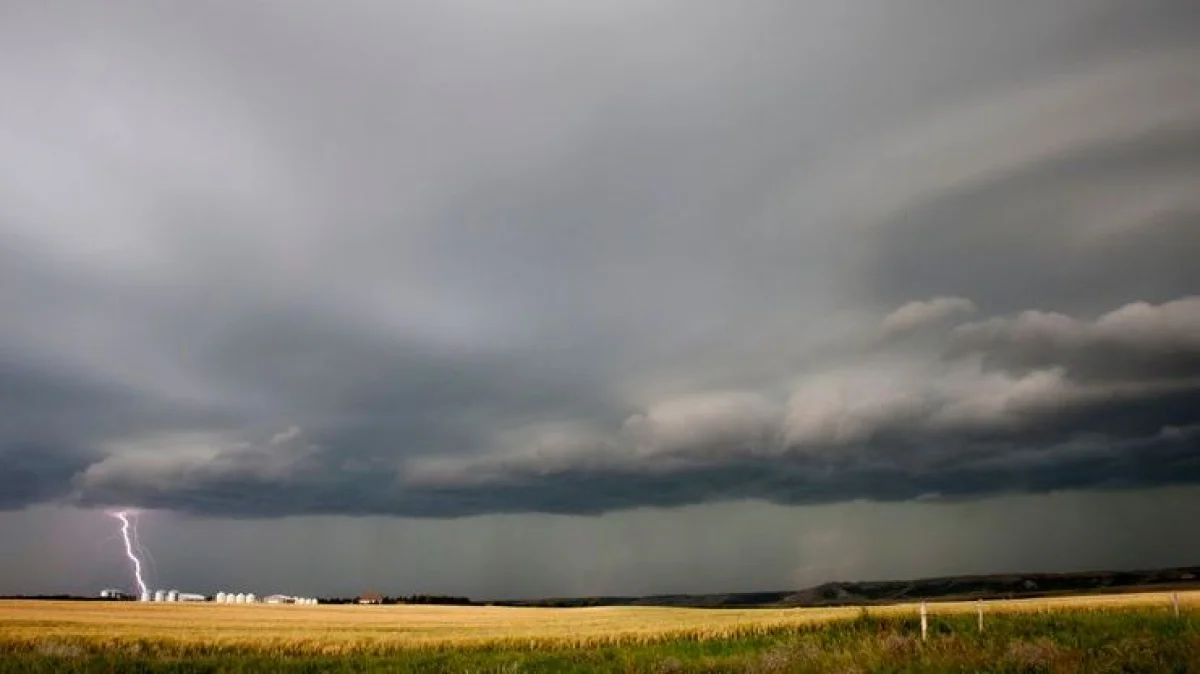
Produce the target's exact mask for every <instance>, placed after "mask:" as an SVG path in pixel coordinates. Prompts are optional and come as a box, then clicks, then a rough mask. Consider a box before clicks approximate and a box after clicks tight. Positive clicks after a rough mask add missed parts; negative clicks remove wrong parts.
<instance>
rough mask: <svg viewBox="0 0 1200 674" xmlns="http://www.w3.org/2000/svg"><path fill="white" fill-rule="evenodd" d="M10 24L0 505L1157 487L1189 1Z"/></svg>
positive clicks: (321, 12) (215, 11) (1188, 195)
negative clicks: (0, 493) (0, 492)
mask: <svg viewBox="0 0 1200 674" xmlns="http://www.w3.org/2000/svg"><path fill="white" fill-rule="evenodd" d="M7 15H8V16H7V17H6V19H7V20H5V21H4V22H3V27H2V28H0V64H3V65H0V86H2V87H3V89H4V90H5V91H6V92H9V93H10V94H11V95H10V96H7V97H5V99H4V100H3V102H0V157H3V159H0V262H3V263H4V264H0V353H2V354H3V358H4V359H3V360H2V361H0V363H3V367H2V368H0V384H3V385H4V387H3V390H2V391H0V401H2V402H3V405H4V409H3V410H2V411H3V416H2V418H0V459H3V460H4V465H3V468H2V469H0V481H3V484H9V485H17V484H18V483H19V484H20V485H21V486H20V488H17V487H16V486H13V487H12V488H10V489H8V490H6V491H5V492H4V497H3V499H2V500H0V507H4V508H20V507H23V506H26V505H29V504H33V503H39V502H42V501H47V500H64V501H68V502H72V503H76V504H81V505H87V506H97V507H99V506H117V505H120V506H141V507H149V508H161V509H169V510H178V511H184V512H188V513H193V514H219V515H222V516H228V517H258V516H270V517H276V516H286V515H292V514H317V513H340V514H353V515H365V514H397V515H411V516H420V517H456V516H463V515H471V514H486V513H501V512H503V513H518V512H531V511H536V512H553V513H601V512H605V511H609V510H615V509H627V508H636V507H638V506H644V505H661V506H677V505H685V504H692V503H700V502H708V501H722V500H730V499H765V500H770V501H774V502H778V503H817V502H825V501H841V500H852V499H859V498H866V499H880V500H902V499H911V498H917V497H921V496H927V495H930V494H940V495H942V496H944V497H955V498H965V497H972V496H980V495H984V494H989V493H997V492H1007V491H1025V490H1032V491H1041V490H1051V489H1057V488H1064V487H1073V488H1076V487H1078V488H1087V487H1093V486H1105V485H1117V484H1123V485H1126V486H1138V485H1154V484H1162V483H1171V482H1191V481H1195V480H1196V479H1197V474H1196V467H1195V464H1194V462H1193V461H1191V460H1190V459H1188V456H1189V454H1188V452H1189V451H1193V450H1194V449H1195V443H1196V435H1195V433H1194V432H1193V431H1191V430H1189V429H1192V428H1193V427H1195V426H1196V425H1197V424H1200V418H1198V417H1197V414H1196V412H1195V411H1194V410H1196V409H1197V407H1196V406H1195V405H1192V402H1193V401H1194V399H1195V395H1196V391H1197V388H1196V387H1197V382H1196V381H1195V377H1196V376H1197V375H1200V372H1198V371H1197V361H1196V358H1197V353H1196V349H1195V347H1196V343H1195V339H1194V337H1192V335H1194V334H1197V333H1196V332H1195V331H1193V330H1192V328H1193V326H1194V324H1195V319H1196V316H1195V312H1194V311H1193V309H1194V300H1193V299H1189V298H1192V297H1194V296H1195V294H1196V293H1197V292H1200V276H1197V273H1196V271H1195V269H1196V267H1197V266H1196V265H1194V264H1192V260H1193V258H1195V257H1196V255H1197V253H1200V247H1198V246H1200V236H1196V234H1195V231H1196V229H1195V225H1196V222H1197V220H1196V218H1195V215H1196V214H1197V213H1200V200H1197V198H1196V196H1195V195H1196V194H1200V182H1198V181H1197V179H1196V176H1197V175H1200V173H1198V172H1197V168H1200V135H1198V133H1197V130H1198V129H1200V94H1198V93H1197V92H1200V76H1198V75H1197V73H1200V67H1198V66H1200V51H1197V50H1196V48H1195V46H1194V45H1195V41H1194V37H1195V35H1196V34H1197V31H1198V30H1200V13H1198V12H1197V11H1196V10H1195V8H1194V7H1193V5H1192V3H1183V2H1178V3H1175V2H1151V3H1139V4H1138V5H1136V6H1133V5H1130V4H1128V3H1123V2H1116V1H1113V2H1107V1H1101V2H1095V1H1088V2H1083V1H1080V2H1076V1H1074V0H1061V1H1058V2H1049V3H1038V4H1036V5H1034V4H1025V5H1022V4H1021V3H1004V4H998V3H983V2H980V3H962V4H955V6H954V7H953V8H949V7H947V6H946V5H945V4H944V3H937V2H911V3H906V4H903V5H901V4H899V3H889V2H882V1H881V0H851V1H849V2H840V3H808V4H805V3H792V2H752V3H748V4H746V3H743V4H740V5H739V6H737V7H733V6H732V5H731V6H728V7H725V6H722V5H710V6H707V7H698V6H696V5H694V4H692V3H670V2H662V3H650V4H646V3H620V2H617V3H612V2H608V3H583V4H576V5H573V6H571V7H570V8H566V7H565V6H561V7H560V6H555V5H552V4H544V5H538V4H524V3H515V4H514V3H508V4H503V5H497V4H495V3H474V2H461V3H444V4H438V5H437V6H436V7H434V6H430V7H424V8H421V7H416V6H411V5H406V6H404V7H382V6H375V5H370V4H353V3H342V4H340V5H339V6H338V7H337V8H336V9H334V8H331V7H330V6H328V5H325V4H322V3H304V2H295V3H287V4H286V5H279V6H274V5H264V4H257V5H244V4H221V3H204V4H197V5H189V6H186V7H166V6H163V5H158V4H154V3H138V2H125V3H117V4H110V5H106V6H105V7H104V8H103V9H99V8H92V7H85V6H80V7H73V6H72V4H71V3H65V2H63V3H54V2H46V3H37V4H36V5H24V6H21V7H18V8H13V9H10V10H8V11H7ZM1135 302H1145V303H1148V304H1145V305H1133V304H1132V303H1135ZM1021 312H1040V313H1021ZM962 321H969V323H967V324H966V325H962V326H960V327H958V328H954V327H953V326H954V324H955V323H956V322H962ZM34 363H40V364H44V365H38V366H36V367H35V366H34V365H33V364H34Z"/></svg>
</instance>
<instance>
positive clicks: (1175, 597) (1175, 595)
mask: <svg viewBox="0 0 1200 674" xmlns="http://www.w3.org/2000/svg"><path fill="white" fill-rule="evenodd" d="M1171 605H1172V606H1174V607H1175V617H1176V618H1178V617H1179V593H1178V592H1172V593H1171Z"/></svg>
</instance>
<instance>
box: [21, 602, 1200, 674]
mask: <svg viewBox="0 0 1200 674" xmlns="http://www.w3.org/2000/svg"><path fill="white" fill-rule="evenodd" d="M985 627H986V630H985V632H984V633H983V634H979V632H978V629H977V626H976V623H975V617H974V616H972V615H969V614H964V615H951V616H940V615H939V616H933V617H931V620H930V633H929V639H928V641H927V642H925V643H922V641H921V635H920V627H919V621H918V619H917V618H916V617H915V616H914V617H904V618H901V617H896V616H883V617H875V616H871V615H869V614H867V613H865V612H864V615H863V616H861V617H860V618H858V619H855V620H850V621H834V622H830V623H827V624H814V625H809V626H795V627H786V628H779V629H777V630H774V631H772V632H770V633H768V634H764V635H759V636H754V637H743V638H737V639H713V640H703V639H689V640H675V641H666V642H662V643H657V644H646V645H628V646H597V647H583V648H573V647H566V646H564V647H561V648H552V649H541V650H533V649H520V648H513V647H500V646H491V647H489V646H470V647H458V648H451V647H446V648H420V649H414V650H412V651H410V652H402V653H396V652H392V653H389V654H380V655H375V654H371V653H356V654H353V655H346V656H313V655H288V654H283V655H278V654H271V655H268V654H265V653H263V652H261V651H256V650H255V649H253V648H247V647H238V648H230V647H224V646H214V647H209V648H206V647H202V646H196V645H194V644H193V645H188V646H187V647H186V648H184V647H177V646H172V645H171V644H170V643H163V642H155V641H130V642H121V643H117V644H110V645H107V646H97V645H96V644H95V643H94V642H88V641H80V642H72V641H71V640H70V639H69V638H56V639H52V638H47V639H46V640H43V641H35V642H30V641H28V640H25V641H6V640H5V635H4V634H3V633H2V632H0V673H5V674H7V673H8V672H35V673H36V672H89V673H90V672H180V673H182V672H267V671H271V672H297V673H298V672H368V671H388V672H591V671H613V672H651V673H653V672H663V673H666V672H847V673H848V672H897V673H898V672H1014V673H1016V672H1089V673H1090V672H1147V673H1150V672H1154V673H1159V672H1168V673H1169V672H1200V616H1198V615H1197V614H1195V613H1193V612H1190V611H1188V612H1185V613H1184V615H1183V617H1182V618H1179V619H1176V618H1175V617H1174V616H1173V615H1172V613H1171V611H1170V610H1162V609H1123V610H1117V609H1103V610H1056V611H1046V612H1036V613H1010V614H1003V615H989V616H988V617H987V623H986V625H985Z"/></svg>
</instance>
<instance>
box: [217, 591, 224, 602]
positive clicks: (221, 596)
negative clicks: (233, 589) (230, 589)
mask: <svg viewBox="0 0 1200 674" xmlns="http://www.w3.org/2000/svg"><path fill="white" fill-rule="evenodd" d="M216 602H217V603H218V604H224V603H225V593H224V592H218V593H217V599H216Z"/></svg>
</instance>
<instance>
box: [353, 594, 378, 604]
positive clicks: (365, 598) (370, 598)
mask: <svg viewBox="0 0 1200 674" xmlns="http://www.w3.org/2000/svg"><path fill="white" fill-rule="evenodd" d="M358 603H360V604H382V603H383V595H381V594H379V593H378V592H364V593H362V595H360V596H359V598H358Z"/></svg>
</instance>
